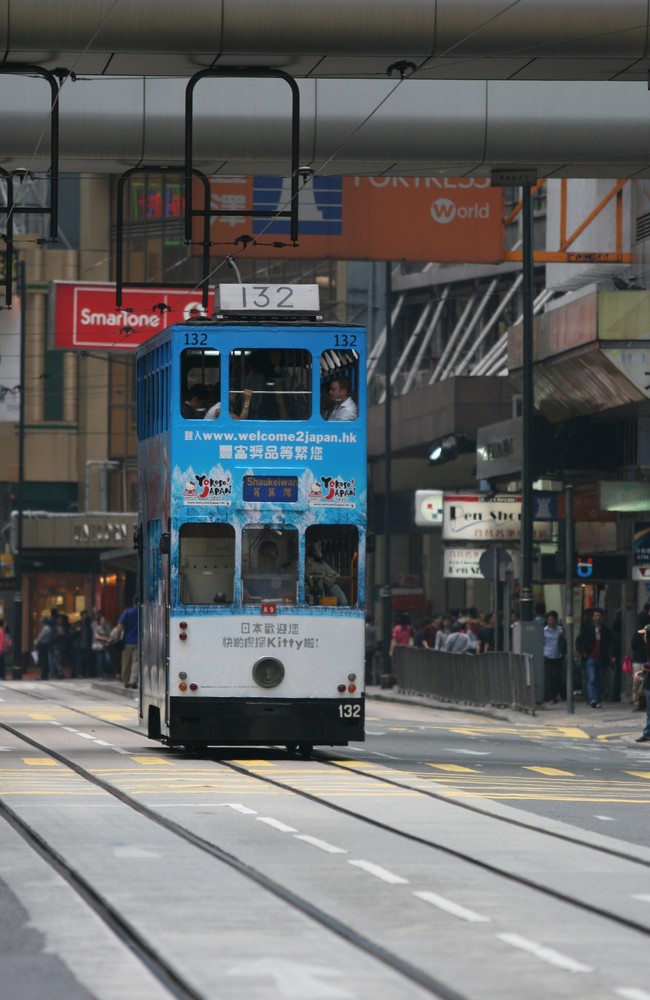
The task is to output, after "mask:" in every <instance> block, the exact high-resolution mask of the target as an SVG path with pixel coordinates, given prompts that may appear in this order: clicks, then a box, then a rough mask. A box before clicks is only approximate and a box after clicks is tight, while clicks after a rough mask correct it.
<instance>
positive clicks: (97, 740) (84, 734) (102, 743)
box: [50, 719, 131, 754]
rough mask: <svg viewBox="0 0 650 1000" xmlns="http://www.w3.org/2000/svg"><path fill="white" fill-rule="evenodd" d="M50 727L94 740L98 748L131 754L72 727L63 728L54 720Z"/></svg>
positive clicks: (51, 721) (51, 720)
mask: <svg viewBox="0 0 650 1000" xmlns="http://www.w3.org/2000/svg"><path fill="white" fill-rule="evenodd" d="M50 725H51V726H58V727H59V729H65V731H66V732H67V733H73V734H74V735H75V736H81V738H82V739H84V740H92V742H93V743H96V744H97V746H100V747H107V748H108V749H109V750H114V751H115V753H122V754H129V753H130V752H131V751H130V750H121V749H120V747H114V746H113V744H112V743H107V742H106V740H99V739H97V737H95V736H92V735H91V734H90V733H82V732H81V731H80V730H79V729H73V727H72V726H62V725H61V723H60V722H56V721H55V720H54V719H50Z"/></svg>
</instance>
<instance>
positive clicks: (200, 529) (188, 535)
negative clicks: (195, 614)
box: [178, 524, 235, 604]
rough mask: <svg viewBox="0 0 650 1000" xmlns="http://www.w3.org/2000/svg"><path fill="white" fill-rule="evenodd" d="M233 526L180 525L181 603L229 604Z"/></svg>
mask: <svg viewBox="0 0 650 1000" xmlns="http://www.w3.org/2000/svg"><path fill="white" fill-rule="evenodd" d="M234 579H235V529H234V528H233V527H232V526H231V525H230V524H183V525H181V529H180V534H179V569H178V590H179V593H178V599H179V603H181V604H232V601H233V594H234Z"/></svg>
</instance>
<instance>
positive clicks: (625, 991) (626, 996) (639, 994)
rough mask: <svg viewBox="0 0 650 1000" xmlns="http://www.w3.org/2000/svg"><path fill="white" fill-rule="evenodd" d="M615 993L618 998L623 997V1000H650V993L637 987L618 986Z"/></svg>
mask: <svg viewBox="0 0 650 1000" xmlns="http://www.w3.org/2000/svg"><path fill="white" fill-rule="evenodd" d="M614 993H615V994H616V996H617V997H623V1000H650V993H648V991H647V990H640V989H638V988H637V987H636V986H618V987H617V988H616V989H615V990H614Z"/></svg>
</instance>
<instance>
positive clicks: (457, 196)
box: [192, 176, 504, 263]
mask: <svg viewBox="0 0 650 1000" xmlns="http://www.w3.org/2000/svg"><path fill="white" fill-rule="evenodd" d="M202 197H203V195H202V189H201V186H200V183H199V182H198V181H197V182H196V188H195V195H194V198H195V204H196V205H200V204H201V203H202ZM210 201H211V206H212V210H213V211H214V212H218V211H222V212H228V213H229V214H227V215H226V214H224V215H216V214H215V215H214V216H213V218H212V222H211V231H210V236H211V240H212V243H213V251H212V252H213V253H214V254H223V253H224V252H225V251H224V246H227V245H228V244H233V243H234V241H235V239H237V238H238V237H240V236H241V235H242V234H250V235H252V237H253V239H252V240H251V241H250V242H248V243H247V245H246V257H257V258H260V257H261V258H265V259H268V258H281V257H286V258H291V260H296V259H299V258H307V259H309V260H323V259H331V260H415V261H420V260H431V259H432V257H431V255H432V254H433V255H434V258H435V260H436V261H439V262H441V263H452V262H460V263H496V262H498V261H500V260H503V253H504V235H503V234H504V227H503V189H502V188H497V187H492V182H491V180H490V178H489V177H326V176H318V177H313V178H310V179H307V180H306V182H305V183H304V184H303V185H302V187H301V189H300V193H299V199H298V206H299V207H298V218H299V222H298V245H297V246H292V245H291V243H290V242H289V240H288V239H287V237H288V235H289V220H288V219H286V218H279V217H278V215H277V213H278V212H281V211H286V209H287V205H289V204H290V203H291V186H290V181H289V179H288V178H282V177H248V176H230V177H219V176H216V177H212V178H211V180H210ZM244 212H256V213H261V214H260V215H256V216H255V217H253V218H251V217H250V216H246V215H244V214H238V213H244ZM389 223H390V224H389ZM202 226H203V221H202V219H201V218H197V219H196V221H195V229H194V239H195V241H198V242H195V243H193V244H192V251H193V252H194V253H195V254H199V253H202V246H201V243H202V240H203V235H202V233H201V229H202Z"/></svg>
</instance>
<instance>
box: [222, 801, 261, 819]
mask: <svg viewBox="0 0 650 1000" xmlns="http://www.w3.org/2000/svg"><path fill="white" fill-rule="evenodd" d="M215 805H216V806H217V808H218V809H224V808H225V809H234V810H235V812H238V813H243V814H244V815H245V816H254V815H255V814H256V813H257V809H249V808H248V806H244V805H242V804H241V802H217V803H215Z"/></svg>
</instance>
